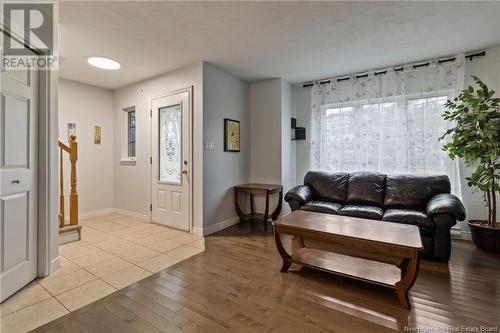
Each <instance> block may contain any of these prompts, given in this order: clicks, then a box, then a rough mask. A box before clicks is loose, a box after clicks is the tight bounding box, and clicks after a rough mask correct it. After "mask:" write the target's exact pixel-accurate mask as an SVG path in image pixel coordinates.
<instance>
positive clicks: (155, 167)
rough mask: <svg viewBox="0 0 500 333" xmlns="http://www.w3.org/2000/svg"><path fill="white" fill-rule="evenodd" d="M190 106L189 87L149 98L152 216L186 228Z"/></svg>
mask: <svg viewBox="0 0 500 333" xmlns="http://www.w3.org/2000/svg"><path fill="white" fill-rule="evenodd" d="M191 109H192V106H191V89H189V90H184V91H181V92H178V93H175V94H170V95H166V96H163V97H158V98H154V99H153V100H152V101H151V117H152V120H151V124H152V131H151V133H152V149H151V151H152V159H151V164H152V172H151V174H152V200H151V202H152V207H151V219H152V221H153V222H155V223H159V224H163V225H166V226H169V227H172V228H176V229H180V230H186V231H189V229H190V225H191V223H190V200H191V193H190V182H191V131H190V128H191V126H190V123H191Z"/></svg>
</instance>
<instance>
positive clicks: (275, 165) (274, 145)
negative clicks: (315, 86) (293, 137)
mask: <svg viewBox="0 0 500 333" xmlns="http://www.w3.org/2000/svg"><path fill="white" fill-rule="evenodd" d="M250 113H251V118H250V122H251V126H250V138H251V144H250V151H251V155H250V179H251V181H252V183H268V184H281V79H272V80H266V81H260V82H256V83H252V84H251V86H250Z"/></svg>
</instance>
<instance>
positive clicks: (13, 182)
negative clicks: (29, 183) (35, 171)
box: [12, 179, 21, 184]
mask: <svg viewBox="0 0 500 333" xmlns="http://www.w3.org/2000/svg"><path fill="white" fill-rule="evenodd" d="M12 184H21V181H20V180H19V179H14V180H13V181H12Z"/></svg>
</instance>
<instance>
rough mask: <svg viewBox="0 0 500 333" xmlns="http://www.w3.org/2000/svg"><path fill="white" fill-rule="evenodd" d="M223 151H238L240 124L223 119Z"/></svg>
mask: <svg viewBox="0 0 500 333" xmlns="http://www.w3.org/2000/svg"><path fill="white" fill-rule="evenodd" d="M224 151H230V152H239V151H240V122H239V121H237V120H232V119H227V118H224Z"/></svg>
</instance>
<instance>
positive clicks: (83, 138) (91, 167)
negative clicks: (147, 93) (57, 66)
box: [59, 79, 114, 217]
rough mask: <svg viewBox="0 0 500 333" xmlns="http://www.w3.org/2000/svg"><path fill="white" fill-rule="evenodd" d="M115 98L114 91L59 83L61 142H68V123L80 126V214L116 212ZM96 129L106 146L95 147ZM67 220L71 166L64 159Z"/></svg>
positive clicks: (67, 159) (78, 164)
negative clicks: (114, 181) (114, 199)
mask: <svg viewBox="0 0 500 333" xmlns="http://www.w3.org/2000/svg"><path fill="white" fill-rule="evenodd" d="M113 120H114V119H113V94H112V91H111V90H108V89H103V88H98V87H94V86H90V85H87V84H83V83H79V82H75V81H69V80H64V79H61V80H59V139H60V140H61V141H62V142H64V143H66V144H67V142H68V130H67V124H68V123H76V135H77V142H78V162H77V176H78V188H77V189H78V205H79V207H78V208H79V213H80V214H83V215H84V214H85V213H88V212H93V211H97V210H100V209H110V208H113V127H114V121H113ZM94 125H99V126H101V127H102V142H101V144H94ZM64 175H65V179H64V181H65V184H64V185H65V196H66V205H65V207H66V216H67V217H69V206H68V205H69V193H70V182H69V180H70V178H69V177H70V163H69V157H68V154H65V155H64Z"/></svg>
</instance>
